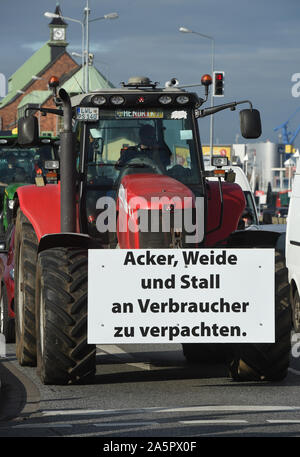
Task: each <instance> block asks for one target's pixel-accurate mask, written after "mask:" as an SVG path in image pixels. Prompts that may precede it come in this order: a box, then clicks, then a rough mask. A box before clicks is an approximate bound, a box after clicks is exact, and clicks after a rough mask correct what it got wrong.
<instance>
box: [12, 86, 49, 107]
mask: <svg viewBox="0 0 300 457" xmlns="http://www.w3.org/2000/svg"><path fill="white" fill-rule="evenodd" d="M51 95H52V91H51V90H33V91H32V92H29V94H27V95H25V97H23V98H22V100H21V102H20V103H19V105H18V108H22V106H25V105H27V104H28V103H32V104H35V105H43V104H44V103H45V101H46V100H48V98H49V97H50V96H51Z"/></svg>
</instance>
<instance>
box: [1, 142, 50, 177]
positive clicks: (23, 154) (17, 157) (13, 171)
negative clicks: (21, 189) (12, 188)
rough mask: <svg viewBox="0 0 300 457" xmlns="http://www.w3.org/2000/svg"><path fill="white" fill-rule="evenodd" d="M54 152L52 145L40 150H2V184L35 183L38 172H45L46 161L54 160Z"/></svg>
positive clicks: (9, 148)
mask: <svg viewBox="0 0 300 457" xmlns="http://www.w3.org/2000/svg"><path fill="white" fill-rule="evenodd" d="M53 159H55V157H54V151H53V147H52V146H51V145H48V144H47V145H44V146H41V147H38V148H28V149H23V148H17V147H7V146H4V147H1V148H0V183H2V185H8V184H12V183H18V184H21V183H24V184H29V183H34V178H35V176H36V173H37V170H38V169H41V170H42V172H44V171H45V170H44V162H45V160H53Z"/></svg>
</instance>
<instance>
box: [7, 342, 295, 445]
mask: <svg viewBox="0 0 300 457" xmlns="http://www.w3.org/2000/svg"><path fill="white" fill-rule="evenodd" d="M299 339H300V336H299ZM298 346H299V348H298ZM298 356H300V342H299V343H298V342H297V338H296V336H294V337H293V350H292V355H291V368H290V370H289V374H288V377H287V378H286V379H285V380H284V381H283V382H281V383H267V382H262V383H257V382H243V383H240V382H233V381H232V380H231V379H230V378H228V377H227V371H226V368H225V366H223V365H213V366H201V367H197V366H189V365H187V363H186V362H185V359H184V357H183V355H182V351H181V346H180V345H139V346H137V345H127V346H125V345H124V346H120V347H119V346H108V345H105V346H98V355H97V374H96V377H95V380H94V382H93V384H89V385H84V386H82V385H76V386H44V385H42V384H41V382H40V381H39V378H38V377H37V375H36V370H35V368H28V367H23V368H22V367H20V366H19V365H18V363H17V361H16V358H15V347H14V345H8V346H7V357H6V359H1V361H2V362H1V363H0V376H1V378H2V380H3V389H2V395H1V401H0V437H25V436H26V437H57V436H63V437H105V438H107V437H111V438H112V439H113V438H120V437H124V438H125V437H157V438H158V437H160V438H162V437H169V438H172V437H174V438H175V437H177V438H180V439H181V441H184V438H186V439H191V438H193V437H197V438H200V437H262V436H263V437H287V436H288V437H294V436H300V357H298ZM177 441H178V440H177Z"/></svg>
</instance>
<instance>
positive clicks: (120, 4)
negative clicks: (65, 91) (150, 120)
mask: <svg viewBox="0 0 300 457" xmlns="http://www.w3.org/2000/svg"><path fill="white" fill-rule="evenodd" d="M86 2H87V0H60V1H59V4H60V7H61V10H62V14H63V15H64V16H66V17H71V18H73V19H77V20H81V21H82V20H83V11H84V8H85V6H86ZM0 5H1V16H0V25H1V26H0V43H1V63H0V73H2V74H4V75H5V77H6V78H7V79H8V77H9V76H10V75H11V74H13V73H14V72H15V71H16V70H17V69H18V68H19V67H20V66H21V65H22V64H23V63H24V62H25V61H26V60H27V59H28V58H29V57H30V56H31V55H32V53H33V52H35V51H36V50H37V49H39V47H41V46H42V45H43V44H44V43H45V42H46V41H47V40H48V39H49V36H50V35H49V28H48V24H49V22H50V19H48V18H46V17H44V12H45V11H50V12H54V10H55V7H56V0H9V1H8V0H0ZM89 7H90V10H91V12H90V19H94V18H97V17H101V16H103V15H104V14H107V13H110V12H117V13H118V14H119V18H118V19H115V20H100V21H95V22H94V23H91V24H90V52H93V53H94V56H95V57H94V65H95V67H96V68H98V69H99V70H100V71H101V72H102V73H104V74H105V75H106V76H107V78H108V79H109V80H110V81H111V82H112V83H113V84H114V85H115V86H119V84H120V82H121V81H127V80H128V78H129V77H130V76H133V75H145V76H148V77H149V78H150V79H151V80H152V81H159V83H160V84H161V85H162V86H164V84H165V82H166V81H168V80H169V79H171V78H173V77H175V78H177V79H178V80H179V82H180V84H198V83H199V82H200V79H201V76H202V75H203V74H205V73H210V72H211V44H212V42H211V40H209V39H207V38H203V37H201V36H199V35H196V34H183V33H180V32H179V27H180V26H184V27H187V28H189V29H190V30H193V31H195V32H198V33H202V34H205V35H209V36H212V37H213V38H214V41H215V70H219V71H224V72H225V97H223V98H219V99H215V102H214V104H221V103H228V102H230V101H238V100H251V101H252V103H253V105H254V107H255V108H257V109H258V110H259V111H260V113H261V119H262V128H263V133H262V136H261V138H260V140H261V141H266V140H270V141H274V142H280V138H279V137H278V132H274V128H275V127H277V126H279V125H280V124H282V123H283V122H285V121H287V120H288V118H289V117H290V116H291V115H292V114H293V113H294V112H295V111H296V110H297V109H298V108H299V107H300V97H295V96H293V92H292V88H293V86H294V85H295V82H292V77H293V75H295V74H297V73H299V79H300V27H299V20H300V1H299V0H263V1H262V0H89ZM66 22H68V21H67V20H66ZM67 41H68V43H69V46H68V48H67V50H68V51H69V52H70V53H71V52H73V51H76V52H81V26H80V24H77V23H74V22H70V21H69V22H68V29H67ZM77 61H78V63H79V64H80V63H81V59H80V58H79V59H77ZM294 78H295V77H294ZM193 90H196V91H197V93H198V94H199V95H200V96H203V95H204V92H203V89H202V88H201V87H200V88H197V89H193ZM295 94H296V95H298V92H297V90H296V87H294V95H295ZM299 95H300V88H299ZM206 106H209V102H207V104H206ZM243 107H245V108H247V107H248V106H247V105H242V107H241V109H242V108H243ZM238 111H239V110H237V111H235V112H232V111H229V110H226V111H223V112H221V113H218V114H217V115H215V116H214V143H215V144H232V143H235V142H246V140H244V139H243V138H242V137H241V135H240V130H239V115H238ZM299 125H300V110H299V112H298V113H297V114H296V115H295V116H294V117H293V118H292V119H291V121H290V122H289V130H290V131H291V132H294V131H295V130H296V128H297V127H298V126H299ZM200 130H201V141H202V144H208V143H209V119H208V118H205V119H203V120H201V121H200ZM295 146H296V147H300V134H299V135H298V137H297V138H296V140H295Z"/></svg>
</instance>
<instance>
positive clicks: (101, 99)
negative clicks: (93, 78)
mask: <svg viewBox="0 0 300 457" xmlns="http://www.w3.org/2000/svg"><path fill="white" fill-rule="evenodd" d="M91 101H92V103H93V105H97V106H99V105H104V103H106V98H105V97H103V95H95V96H94V97H93V98H92V100H91Z"/></svg>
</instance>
